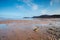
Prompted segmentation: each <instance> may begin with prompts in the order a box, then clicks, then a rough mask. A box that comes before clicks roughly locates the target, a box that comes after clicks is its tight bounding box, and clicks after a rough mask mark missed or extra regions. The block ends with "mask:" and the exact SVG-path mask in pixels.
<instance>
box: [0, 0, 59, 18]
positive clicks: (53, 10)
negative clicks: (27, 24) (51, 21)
mask: <svg viewBox="0 0 60 40" xmlns="http://www.w3.org/2000/svg"><path fill="white" fill-rule="evenodd" d="M53 14H56V15H57V14H58V15H59V14H60V0H0V18H1V17H3V18H22V17H32V16H39V15H53Z"/></svg>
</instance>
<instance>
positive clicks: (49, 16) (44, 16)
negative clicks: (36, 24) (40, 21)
mask: <svg viewBox="0 0 60 40" xmlns="http://www.w3.org/2000/svg"><path fill="white" fill-rule="evenodd" d="M32 18H60V15H41V16H33V17H32Z"/></svg>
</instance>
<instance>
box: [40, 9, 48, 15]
mask: <svg viewBox="0 0 60 40" xmlns="http://www.w3.org/2000/svg"><path fill="white" fill-rule="evenodd" d="M40 13H41V14H42V15H45V14H48V10H47V9H43V10H41V12H40Z"/></svg>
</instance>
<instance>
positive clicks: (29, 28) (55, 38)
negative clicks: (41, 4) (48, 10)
mask: <svg viewBox="0 0 60 40" xmlns="http://www.w3.org/2000/svg"><path fill="white" fill-rule="evenodd" d="M59 20H60V19H59ZM56 22H59V21H57V20H56V19H43V20H40V19H39V20H36V19H35V20H6V21H0V40H60V27H59V26H60V25H59V24H57V23H56ZM59 23H60V22H59ZM58 25H59V26H58ZM37 26H38V27H39V28H38V31H37V32H35V31H33V29H34V28H35V27H37Z"/></svg>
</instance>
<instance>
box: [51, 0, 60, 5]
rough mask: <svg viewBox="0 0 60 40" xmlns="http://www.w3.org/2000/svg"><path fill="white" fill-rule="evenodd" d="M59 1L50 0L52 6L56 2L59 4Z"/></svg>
mask: <svg viewBox="0 0 60 40" xmlns="http://www.w3.org/2000/svg"><path fill="white" fill-rule="evenodd" d="M59 2H60V0H51V1H50V6H53V5H54V4H57V3H59Z"/></svg>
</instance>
